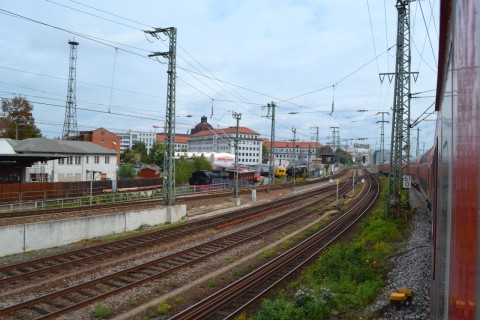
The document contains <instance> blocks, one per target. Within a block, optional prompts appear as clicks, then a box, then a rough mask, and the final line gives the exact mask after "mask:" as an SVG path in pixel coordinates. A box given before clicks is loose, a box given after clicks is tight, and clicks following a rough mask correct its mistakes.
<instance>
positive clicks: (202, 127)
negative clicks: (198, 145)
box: [190, 116, 213, 134]
mask: <svg viewBox="0 0 480 320" xmlns="http://www.w3.org/2000/svg"><path fill="white" fill-rule="evenodd" d="M210 130H213V127H212V125H211V124H210V123H208V122H207V117H205V116H203V117H202V118H200V123H199V124H197V125H196V126H195V127H194V128H193V129H192V131H190V133H191V134H195V133H198V132H201V131H210Z"/></svg>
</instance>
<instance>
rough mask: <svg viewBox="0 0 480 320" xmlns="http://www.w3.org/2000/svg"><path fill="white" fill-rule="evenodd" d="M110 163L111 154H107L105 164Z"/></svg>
mask: <svg viewBox="0 0 480 320" xmlns="http://www.w3.org/2000/svg"><path fill="white" fill-rule="evenodd" d="M109 163H110V157H109V156H105V164H109Z"/></svg>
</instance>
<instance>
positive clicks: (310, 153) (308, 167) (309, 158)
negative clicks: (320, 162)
mask: <svg viewBox="0 0 480 320" xmlns="http://www.w3.org/2000/svg"><path fill="white" fill-rule="evenodd" d="M311 147H312V146H311V145H308V158H307V178H308V179H310V163H311V161H312V152H311V151H312V150H311Z"/></svg>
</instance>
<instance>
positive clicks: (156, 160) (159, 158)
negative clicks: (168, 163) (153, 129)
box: [150, 142, 165, 168]
mask: <svg viewBox="0 0 480 320" xmlns="http://www.w3.org/2000/svg"><path fill="white" fill-rule="evenodd" d="M164 158H165V145H164V144H163V143H156V142H155V143H154V144H153V146H152V149H151V150H150V162H151V163H153V164H155V165H157V166H159V167H162V168H163V159H164Z"/></svg>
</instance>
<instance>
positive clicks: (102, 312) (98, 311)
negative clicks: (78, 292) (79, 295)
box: [94, 302, 112, 319]
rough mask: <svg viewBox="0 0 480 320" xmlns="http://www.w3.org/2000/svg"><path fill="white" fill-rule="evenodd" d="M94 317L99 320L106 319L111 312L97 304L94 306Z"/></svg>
mask: <svg viewBox="0 0 480 320" xmlns="http://www.w3.org/2000/svg"><path fill="white" fill-rule="evenodd" d="M94 311H95V316H96V317H97V318H100V319H107V318H109V317H110V316H111V315H112V310H110V309H109V308H108V307H106V306H104V305H103V304H101V303H99V302H97V303H95V306H94Z"/></svg>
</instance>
